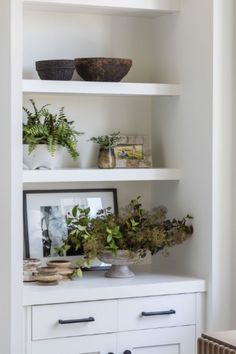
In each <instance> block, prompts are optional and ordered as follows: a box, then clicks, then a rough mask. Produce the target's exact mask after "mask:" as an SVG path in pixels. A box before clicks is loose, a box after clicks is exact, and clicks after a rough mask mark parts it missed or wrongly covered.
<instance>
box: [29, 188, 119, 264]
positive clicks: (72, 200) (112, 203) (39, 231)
mask: <svg viewBox="0 0 236 354" xmlns="http://www.w3.org/2000/svg"><path fill="white" fill-rule="evenodd" d="M23 202H24V204H23V212H24V234H25V256H26V258H38V259H44V260H47V258H49V257H51V258H52V257H58V255H57V253H56V252H55V247H58V246H60V245H62V242H63V239H65V238H66V237H67V233H68V230H67V224H66V216H67V215H68V213H69V212H71V210H72V208H73V207H74V206H76V205H78V206H79V207H81V208H87V207H89V208H90V216H91V217H94V216H96V213H97V211H98V210H100V209H104V208H107V207H111V208H112V210H111V211H112V212H114V213H116V214H117V213H118V205H117V191H116V189H77V190H44V191H42V190H38V191H35V190H34V191H24V192H23ZM69 256H70V255H69ZM77 258H78V257H77Z"/></svg>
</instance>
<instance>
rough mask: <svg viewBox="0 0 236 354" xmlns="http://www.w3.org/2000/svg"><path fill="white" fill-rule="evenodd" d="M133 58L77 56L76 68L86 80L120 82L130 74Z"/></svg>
mask: <svg viewBox="0 0 236 354" xmlns="http://www.w3.org/2000/svg"><path fill="white" fill-rule="evenodd" d="M131 66H132V60H131V59H122V58H76V59H75V69H76V71H77V73H78V74H79V76H80V77H81V78H82V79H84V80H85V81H110V82H118V81H121V80H122V79H123V77H125V75H127V74H128V72H129V70H130V68H131Z"/></svg>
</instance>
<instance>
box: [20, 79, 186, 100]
mask: <svg viewBox="0 0 236 354" xmlns="http://www.w3.org/2000/svg"><path fill="white" fill-rule="evenodd" d="M23 92H24V93H47V94H49V93H56V94H80V95H82V94H84V95H109V96H110V95H112V96H179V95H180V94H181V86H180V85H178V84H147V83H129V82H91V81H90V82H88V81H47V80H23Z"/></svg>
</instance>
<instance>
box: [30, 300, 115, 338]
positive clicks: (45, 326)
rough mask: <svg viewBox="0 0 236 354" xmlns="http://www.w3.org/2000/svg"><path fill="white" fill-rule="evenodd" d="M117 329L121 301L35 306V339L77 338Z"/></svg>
mask: <svg viewBox="0 0 236 354" xmlns="http://www.w3.org/2000/svg"><path fill="white" fill-rule="evenodd" d="M116 330H117V302H116V301H115V300H114V301H113V300H112V301H89V302H79V303H71V304H59V305H44V306H33V308H32V339H33V340H38V339H49V338H60V337H73V336H81V335H88V334H98V333H109V332H115V331H116Z"/></svg>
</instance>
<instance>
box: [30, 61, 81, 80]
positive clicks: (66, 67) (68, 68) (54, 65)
mask: <svg viewBox="0 0 236 354" xmlns="http://www.w3.org/2000/svg"><path fill="white" fill-rule="evenodd" d="M35 65H36V70H37V72H38V75H39V77H40V79H41V80H63V81H66V80H71V79H72V76H73V74H74V70H75V63H74V60H66V59H62V60H60V59H59V60H41V61H36V63H35Z"/></svg>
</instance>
